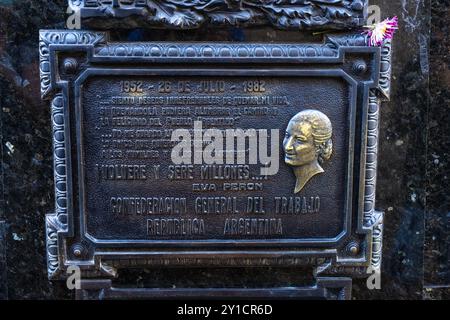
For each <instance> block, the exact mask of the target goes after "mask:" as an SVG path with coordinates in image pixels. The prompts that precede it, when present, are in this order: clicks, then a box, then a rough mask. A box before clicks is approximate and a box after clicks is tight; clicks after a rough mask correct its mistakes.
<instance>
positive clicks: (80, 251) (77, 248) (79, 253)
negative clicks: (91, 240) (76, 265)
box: [72, 244, 84, 258]
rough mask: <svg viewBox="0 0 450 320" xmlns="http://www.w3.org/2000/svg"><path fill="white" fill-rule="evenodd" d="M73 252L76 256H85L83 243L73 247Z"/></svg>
mask: <svg viewBox="0 0 450 320" xmlns="http://www.w3.org/2000/svg"><path fill="white" fill-rule="evenodd" d="M72 252H73V255H74V256H75V257H77V258H79V257H81V256H83V253H84V248H83V246H82V245H80V244H76V245H74V246H73V247H72Z"/></svg>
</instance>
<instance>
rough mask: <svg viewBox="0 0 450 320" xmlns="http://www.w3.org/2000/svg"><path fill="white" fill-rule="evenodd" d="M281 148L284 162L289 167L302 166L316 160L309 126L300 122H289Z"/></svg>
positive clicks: (307, 123)
mask: <svg viewBox="0 0 450 320" xmlns="http://www.w3.org/2000/svg"><path fill="white" fill-rule="evenodd" d="M283 148H284V153H285V159H284V161H285V162H286V164H288V165H291V166H303V165H305V164H308V163H310V162H312V161H314V160H315V159H317V155H316V147H315V145H314V137H313V135H312V127H311V124H309V122H307V121H302V120H300V121H291V122H289V125H288V127H287V129H286V136H285V138H284V142H283Z"/></svg>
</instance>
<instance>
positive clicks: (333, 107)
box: [41, 31, 390, 277]
mask: <svg viewBox="0 0 450 320" xmlns="http://www.w3.org/2000/svg"><path fill="white" fill-rule="evenodd" d="M389 57H390V46H389V43H388V44H387V45H385V46H384V47H383V48H370V47H367V46H366V45H365V37H364V36H363V35H358V34H348V35H339V36H332V35H330V36H327V37H325V40H324V42H323V43H320V44H258V43H252V44H239V43H234V44H231V43H133V44H129V43H116V42H110V41H109V40H108V38H107V35H106V34H104V33H100V32H89V31H42V32H41V78H42V94H43V96H44V97H52V99H53V100H52V119H53V125H54V153H55V185H56V202H57V203H56V212H55V213H54V214H51V215H48V217H47V236H48V238H47V246H48V261H49V274H50V276H51V277H58V276H59V275H61V271H63V270H65V269H66V268H67V266H69V265H78V266H81V267H82V268H83V269H86V270H87V271H88V273H87V274H88V275H93V276H98V275H110V276H114V275H115V273H116V270H117V268H125V267H132V266H144V265H203V266H210V265H220V266H222V265H236V266H245V265H257V266H259V265H279V266H287V265H308V266H312V267H315V268H317V272H316V273H317V275H327V274H339V275H344V276H345V275H348V274H365V272H366V270H367V268H368V267H370V266H372V267H373V268H378V267H379V263H380V259H381V241H380V239H381V232H382V214H381V213H379V212H377V211H375V210H374V192H375V179H376V154H377V135H378V107H379V104H380V100H381V99H382V98H383V97H387V96H388V94H389V77H390V64H389ZM240 139H241V140H240ZM239 141H240V142H242V143H241V147H239Z"/></svg>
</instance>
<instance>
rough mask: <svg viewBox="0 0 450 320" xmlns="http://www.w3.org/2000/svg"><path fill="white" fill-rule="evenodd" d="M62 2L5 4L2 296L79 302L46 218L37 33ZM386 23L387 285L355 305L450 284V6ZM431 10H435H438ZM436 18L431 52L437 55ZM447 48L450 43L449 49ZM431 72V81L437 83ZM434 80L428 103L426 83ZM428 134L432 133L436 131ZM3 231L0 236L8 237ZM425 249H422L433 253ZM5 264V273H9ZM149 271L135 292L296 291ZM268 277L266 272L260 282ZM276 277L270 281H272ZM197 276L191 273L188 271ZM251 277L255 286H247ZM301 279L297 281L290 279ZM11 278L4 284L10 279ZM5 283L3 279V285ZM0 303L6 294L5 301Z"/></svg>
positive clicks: (381, 178) (383, 175)
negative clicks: (52, 259)
mask: <svg viewBox="0 0 450 320" xmlns="http://www.w3.org/2000/svg"><path fill="white" fill-rule="evenodd" d="M65 3H66V1H65V0H56V1H55V0H51V1H31V0H15V1H2V0H0V17H1V18H0V116H1V120H0V126H1V143H2V161H1V175H0V176H1V180H0V187H1V188H2V189H3V190H1V189H0V191H3V192H2V193H0V204H1V207H0V221H2V220H3V221H5V225H4V227H5V232H4V235H5V242H4V248H5V250H4V253H6V259H3V260H5V261H2V250H1V248H2V247H1V245H0V268H1V269H0V297H2V294H3V295H4V296H5V295H6V294H7V295H8V298H10V299H55V298H57V299H70V298H72V297H73V293H71V292H69V291H68V290H66V289H65V285H64V283H60V282H55V283H50V282H49V281H48V280H47V274H46V262H45V240H44V239H45V238H44V216H45V214H46V213H48V212H51V211H52V210H53V208H54V203H53V201H54V197H53V175H52V174H53V173H52V159H51V153H52V150H51V149H52V145H51V128H50V114H49V106H48V105H47V103H45V102H42V101H41V100H40V93H39V72H38V70H39V68H38V63H39V58H38V30H39V29H43V28H48V29H55V28H64V25H65V23H64V21H65V19H66V17H65V8H66V7H65ZM370 3H371V4H373V5H379V6H380V8H381V13H382V16H383V18H384V17H387V16H393V15H398V16H399V20H400V30H399V32H398V34H397V35H396V38H395V42H394V60H393V67H394V71H393V88H392V100H391V102H389V103H385V104H383V106H382V111H381V117H382V120H381V121H382V126H381V136H380V154H379V163H380V164H379V175H378V191H377V207H378V208H379V209H380V210H384V211H385V212H386V219H385V220H386V223H385V235H384V249H383V273H382V289H381V290H373V291H370V290H368V289H367V288H366V286H365V281H355V285H354V290H353V295H354V297H355V298H356V299H374V298H377V299H389V298H390V299H422V298H440V297H445V296H446V294H447V293H446V290H447V289H446V288H445V286H446V285H448V284H450V282H449V281H448V280H449V279H448V275H449V273H448V265H449V263H448V253H447V249H448V243H449V242H448V230H447V229H448V225H449V223H448V220H449V219H450V218H449V216H448V212H449V206H450V204H449V202H450V201H449V198H448V197H449V196H448V194H449V193H450V192H449V189H448V178H447V177H446V175H448V174H450V173H449V170H448V161H447V157H446V155H447V154H446V153H447V152H448V150H449V148H448V144H449V141H450V140H449V139H448V135H449V133H448V130H447V128H448V123H449V121H448V120H449V119H448V112H447V110H448V108H449V104H448V99H449V93H448V84H449V81H450V80H449V79H450V77H449V73H448V67H449V60H448V52H449V50H448V49H449V47H448V41H446V40H447V38H448V34H447V28H448V27H447V25H448V18H449V17H448V12H449V11H448V10H449V6H450V4H449V1H448V0H445V1H439V0H433V1H431V2H430V1H428V0H371V1H370ZM431 10H432V11H431ZM431 12H432V15H433V20H432V22H433V31H434V32H433V36H432V37H431V40H432V41H431V44H432V54H433V55H432V57H431V59H430V56H429V44H430V35H429V31H430V19H431ZM113 34H114V36H115V37H120V38H127V39H130V40H141V39H142V40H150V39H151V40H164V39H170V40H229V41H298V40H299V39H309V38H312V36H311V35H309V34H307V35H299V34H298V33H295V32H276V31H272V30H269V29H264V28H260V29H251V30H245V31H244V30H240V29H229V30H223V31H220V32H217V31H214V32H211V31H210V30H207V29H206V30H205V29H202V30H198V31H194V32H170V31H158V32H154V31H151V32H149V31H143V30H138V31H134V32H131V33H130V32H127V31H123V30H116V31H115V32H114V33H113ZM444 42H446V44H444ZM430 70H431V78H430ZM430 81H431V93H432V96H431V99H430V95H429V89H430V86H429V83H430ZM428 133H429V134H428ZM0 234H1V231H0ZM424 253H425V254H424ZM6 265H7V267H6ZM263 271H264V272H261V270H260V272H258V273H255V272H257V271H256V270H250V269H249V270H244V271H243V272H242V273H239V276H236V274H237V273H238V272H240V271H237V270H230V271H229V272H227V273H223V272H221V271H217V270H180V269H178V270H174V271H173V272H172V271H171V272H168V271H167V270H163V269H161V270H147V271H146V272H144V273H141V274H139V275H137V274H135V273H131V272H130V273H129V274H124V277H123V279H125V280H126V281H128V282H129V284H130V285H138V286H142V285H147V284H154V283H155V281H156V280H157V282H158V283H161V285H166V286H171V285H174V284H176V285H178V286H183V285H184V286H189V285H192V282H195V284H196V285H197V286H202V285H205V283H206V281H207V280H208V279H209V280H212V281H215V283H216V284H217V285H220V284H222V283H228V284H229V283H230V281H232V282H233V284H235V285H244V284H245V285H252V283H253V282H255V281H257V280H259V281H260V282H261V283H263V284H266V285H268V284H270V283H271V282H275V281H278V282H279V283H283V284H284V285H290V284H294V283H295V281H296V278H298V274H297V275H295V272H294V271H295V270H291V271H288V270H284V271H273V272H272V271H271V270H263ZM255 274H259V275H260V276H258V277H256V278H255V277H252V275H255ZM268 274H271V275H272V276H270V277H268V276H267V275H268ZM186 275H188V276H186ZM245 275H248V277H249V278H250V279H253V280H251V281H248V280H247V282H245V281H244V280H243V278H244V276H245ZM293 275H294V276H293ZM6 280H7V281H6ZM1 284H6V288H4V289H3V290H2V286H1ZM4 296H3V297H4Z"/></svg>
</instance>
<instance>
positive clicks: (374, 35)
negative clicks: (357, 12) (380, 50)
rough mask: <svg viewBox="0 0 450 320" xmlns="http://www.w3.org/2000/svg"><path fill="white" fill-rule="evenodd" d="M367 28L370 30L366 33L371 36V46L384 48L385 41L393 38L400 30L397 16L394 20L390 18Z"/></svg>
mask: <svg viewBox="0 0 450 320" xmlns="http://www.w3.org/2000/svg"><path fill="white" fill-rule="evenodd" d="M365 28H368V29H369V30H366V31H365V33H367V35H368V36H369V46H372V47H376V46H382V45H383V43H384V40H386V39H392V38H393V36H394V33H395V30H397V29H398V18H397V16H395V17H393V18H392V19H389V18H388V19H386V20H383V21H381V22H380V23H376V24H374V25H371V26H366V27H365Z"/></svg>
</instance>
